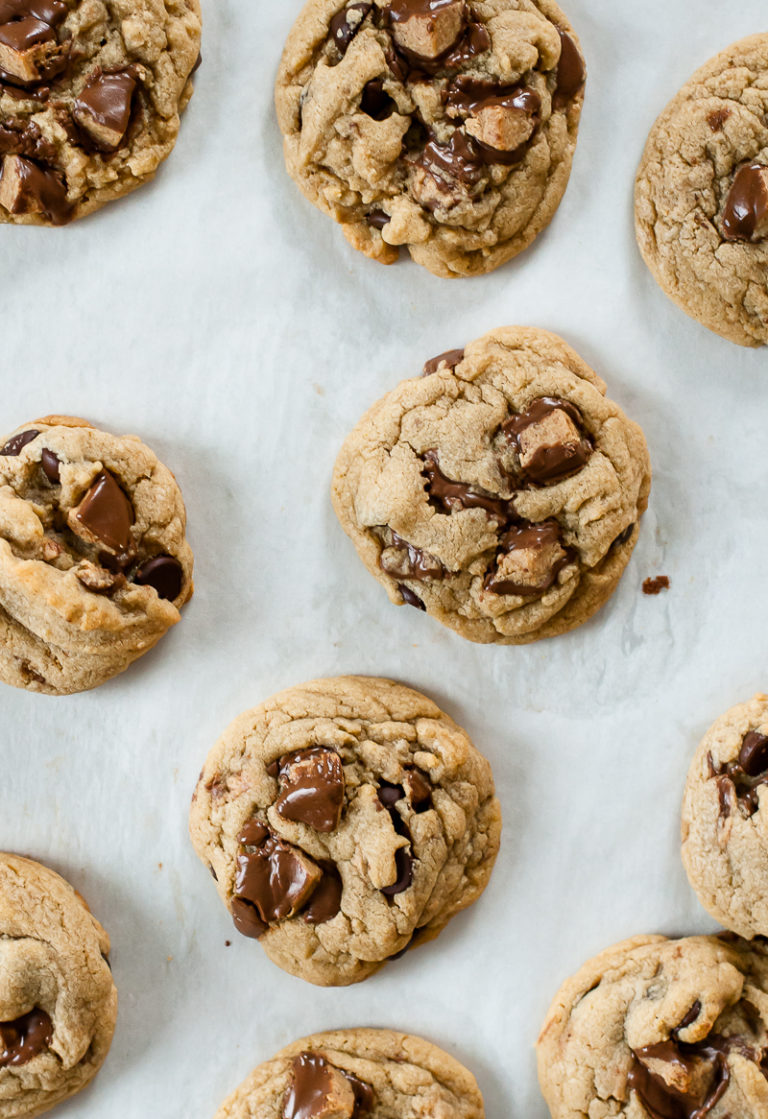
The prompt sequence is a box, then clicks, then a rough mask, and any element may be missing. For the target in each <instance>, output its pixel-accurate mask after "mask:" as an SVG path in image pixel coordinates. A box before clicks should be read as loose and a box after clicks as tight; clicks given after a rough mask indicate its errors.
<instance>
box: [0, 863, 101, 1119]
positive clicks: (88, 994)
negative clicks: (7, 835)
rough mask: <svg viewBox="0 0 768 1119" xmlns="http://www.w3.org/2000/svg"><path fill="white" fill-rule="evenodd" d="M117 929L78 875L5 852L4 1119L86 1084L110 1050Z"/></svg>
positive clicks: (1, 885)
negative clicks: (111, 959) (94, 908)
mask: <svg viewBox="0 0 768 1119" xmlns="http://www.w3.org/2000/svg"><path fill="white" fill-rule="evenodd" d="M108 952H109V937H108V936H107V934H106V933H105V931H104V929H103V928H102V927H101V925H100V924H99V922H98V921H97V920H96V918H95V917H93V916H92V915H91V913H90V912H89V910H88V907H87V905H86V904H85V902H84V901H83V899H82V898H81V897H80V895H79V894H77V893H76V892H75V891H74V890H73V889H72V887H71V886H70V885H69V883H67V882H65V881H64V879H63V878H60V877H59V875H58V874H54V872H53V871H52V870H49V869H48V868H47V867H45V866H41V865H40V863H35V862H32V860H31V859H23V858H21V857H20V856H18V855H6V854H0V1119H29V1117H31V1116H33V1115H42V1113H43V1112H44V1111H47V1110H48V1108H49V1107H54V1106H55V1105H56V1104H58V1103H61V1101H62V1100H65V1099H67V1098H68V1097H69V1096H73V1095H74V1094H75V1092H79V1091H80V1090H81V1089H82V1088H84V1087H85V1086H86V1084H88V1083H90V1081H91V1080H92V1079H93V1077H94V1076H95V1075H96V1073H97V1072H98V1071H99V1069H100V1068H101V1066H102V1064H103V1063H104V1059H105V1057H106V1055H107V1053H108V1052H109V1047H110V1044H111V1042H112V1034H113V1032H114V1029H115V1018H116V1016H117V991H116V990H115V985H114V983H113V982H112V973H111V972H110V970H109V964H108V962H107V953H108Z"/></svg>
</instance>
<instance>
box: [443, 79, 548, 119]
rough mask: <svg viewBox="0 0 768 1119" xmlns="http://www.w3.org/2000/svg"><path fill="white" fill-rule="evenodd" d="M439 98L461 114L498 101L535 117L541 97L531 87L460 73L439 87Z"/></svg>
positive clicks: (472, 114)
mask: <svg viewBox="0 0 768 1119" xmlns="http://www.w3.org/2000/svg"><path fill="white" fill-rule="evenodd" d="M443 102H444V104H445V106H446V108H447V109H449V110H451V109H453V110H454V112H455V113H458V114H459V115H461V116H464V117H468V116H474V115H475V114H476V113H478V112H479V111H480V110H481V109H487V108H490V107H491V106H493V105H499V106H501V107H502V108H504V109H511V110H514V111H515V112H519V113H524V114H525V115H526V116H529V117H537V116H538V115H539V114H540V113H541V98H540V97H539V95H538V93H536V91H535V90H533V89H528V87H527V86H524V85H520V83H519V82H518V83H514V84H511V85H510V84H508V85H504V84H503V83H501V82H492V81H489V80H488V79H487V78H472V77H470V76H469V75H468V74H461V75H460V76H459V77H458V78H454V79H453V81H452V82H451V83H450V84H449V85H448V86H447V87H446V89H445V90H444V91H443Z"/></svg>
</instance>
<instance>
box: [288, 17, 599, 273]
mask: <svg viewBox="0 0 768 1119" xmlns="http://www.w3.org/2000/svg"><path fill="white" fill-rule="evenodd" d="M585 78H586V71H585V67H584V60H583V58H582V54H581V50H580V48H579V45H578V42H577V40H576V36H575V34H574V32H573V29H572V28H571V26H570V24H569V23H568V21H567V19H566V18H565V16H564V15H563V13H562V12H561V11H560V9H559V8H558V6H557V5H556V4H555V3H553V2H552V0H478V2H474V0H370V2H368V0H366V2H364V3H360V2H358V0H352V2H350V3H346V4H345V3H344V2H343V0H309V3H307V4H306V5H305V7H304V10H303V11H302V13H301V15H300V16H299V18H298V20H297V21H296V24H295V26H294V28H293V30H292V31H291V34H290V36H289V38H288V42H287V44H286V47H285V51H284V53H283V61H282V65H281V67H280V73H279V75H278V79H277V88H276V101H277V114H278V121H279V124H280V128H281V130H282V133H283V136H284V141H285V142H284V148H285V160H286V165H287V168H288V173H289V174H290V175H291V177H292V178H293V179H294V180H295V181H296V182H297V183H298V185H299V186H300V187H301V189H302V191H303V192H304V194H305V195H306V196H307V198H308V199H309V200H310V202H313V203H314V205H315V206H317V207H318V208H319V209H321V210H323V212H324V213H326V214H329V215H330V216H331V217H333V218H335V219H336V221H337V222H339V224H340V225H341V228H342V231H343V232H344V235H345V236H346V238H347V240H348V241H349V242H350V243H351V244H352V245H353V246H354V247H355V248H356V249H359V250H360V251H361V252H363V253H365V254H366V255H367V256H370V257H373V259H374V260H378V261H380V262H382V263H384V264H391V263H392V262H393V261H395V260H396V259H397V256H398V251H399V247H400V246H401V245H404V246H406V247H407V249H408V251H409V252H410V254H411V256H412V257H413V259H414V260H415V261H417V262H418V263H419V264H423V265H424V266H425V267H426V268H428V269H429V270H430V271H431V272H434V273H435V274H436V275H438V276H472V275H477V274H479V273H483V272H491V271H492V270H493V269H494V268H498V266H499V265H500V264H503V263H504V262H505V261H507V260H510V259H511V258H512V257H513V256H516V255H517V254H518V253H519V252H522V250H523V249H525V248H527V246H528V245H530V243H531V242H532V241H533V239H534V238H535V237H536V236H537V235H538V234H539V233H540V232H541V231H542V229H544V228H545V227H546V226H547V225H548V224H549V222H550V221H551V219H552V217H553V215H554V213H555V211H556V210H557V207H558V205H559V203H560V199H561V198H562V196H563V193H564V191H565V188H566V186H567V183H568V177H569V175H570V171H571V162H572V159H573V153H574V149H575V146H576V136H577V133H578V126H579V117H580V115H581V106H582V102H583V99H584V83H585Z"/></svg>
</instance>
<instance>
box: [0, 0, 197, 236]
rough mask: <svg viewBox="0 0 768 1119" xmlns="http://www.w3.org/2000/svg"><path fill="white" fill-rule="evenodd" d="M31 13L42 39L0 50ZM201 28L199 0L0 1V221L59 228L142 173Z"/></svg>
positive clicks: (185, 91)
mask: <svg viewBox="0 0 768 1119" xmlns="http://www.w3.org/2000/svg"><path fill="white" fill-rule="evenodd" d="M37 16H42V20H37V21H36V23H35V24H34V26H36V27H37V28H39V30H38V32H37V38H38V39H40V38H42V39H43V42H42V43H39V44H38V45H37V47H32V48H31V49H27V50H14V49H9V48H8V47H7V46H6V47H4V45H3V44H4V43H6V44H7V43H11V44H14V45H15V46H17V47H18V46H20V45H21V43H20V41H19V40H20V38H21V37H20V34H19V31H18V28H19V26H20V21H23V20H24V19H26V20H30V19H32V20H34V19H35V17H37ZM6 21H8V22H6ZM200 31H201V17H200V4H199V0H2V2H1V3H0V71H3V72H2V73H0V159H1V160H2V165H3V173H2V177H1V178H0V222H12V223H16V224H32V225H62V224H65V223H66V222H68V221H71V220H73V219H75V218H80V217H83V216H84V215H85V214H90V213H92V212H93V211H94V210H97V209H99V208H100V207H101V206H103V205H104V204H105V203H106V202H110V201H112V199H115V198H119V197H121V196H122V195H124V194H127V193H128V192H129V191H131V190H134V189H135V188H136V187H138V186H141V184H142V183H144V182H147V181H148V180H149V179H151V178H152V177H153V176H154V174H155V172H156V170H157V168H158V166H159V165H160V164H161V163H162V162H163V160H164V159H165V158H166V157H167V156H168V155H169V154H170V152H171V151H172V149H173V146H174V144H175V143H176V136H177V134H178V131H179V114H180V113H181V111H182V110H183V109H184V108H185V106H186V105H187V103H188V101H189V99H190V97H191V96H192V81H191V79H190V75H191V73H192V70H193V67H194V66H195V63H196V61H197V59H198V56H199V52H200ZM27 41H28V39H27V38H26V37H25V45H26V42H27ZM9 71H10V72H9Z"/></svg>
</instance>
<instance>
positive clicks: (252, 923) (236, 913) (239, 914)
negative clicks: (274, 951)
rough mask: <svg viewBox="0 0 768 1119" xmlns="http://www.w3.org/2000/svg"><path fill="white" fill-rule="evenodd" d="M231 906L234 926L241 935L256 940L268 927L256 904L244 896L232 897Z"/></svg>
mask: <svg viewBox="0 0 768 1119" xmlns="http://www.w3.org/2000/svg"><path fill="white" fill-rule="evenodd" d="M214 877H215V875H214ZM231 908H232V921H233V922H234V926H235V928H236V929H237V931H238V932H239V933H241V934H242V935H243V936H247V937H250V938H251V939H253V940H258V939H259V937H260V936H263V935H264V933H265V932H266V931H267V929H268V928H269V925H268V924H267V922H266V921H262V919H261V917H260V916H259V914H258V911H257V909H256V906H255V905H252V904H251V903H250V902H249V901H246V900H245V898H232V906H231Z"/></svg>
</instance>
